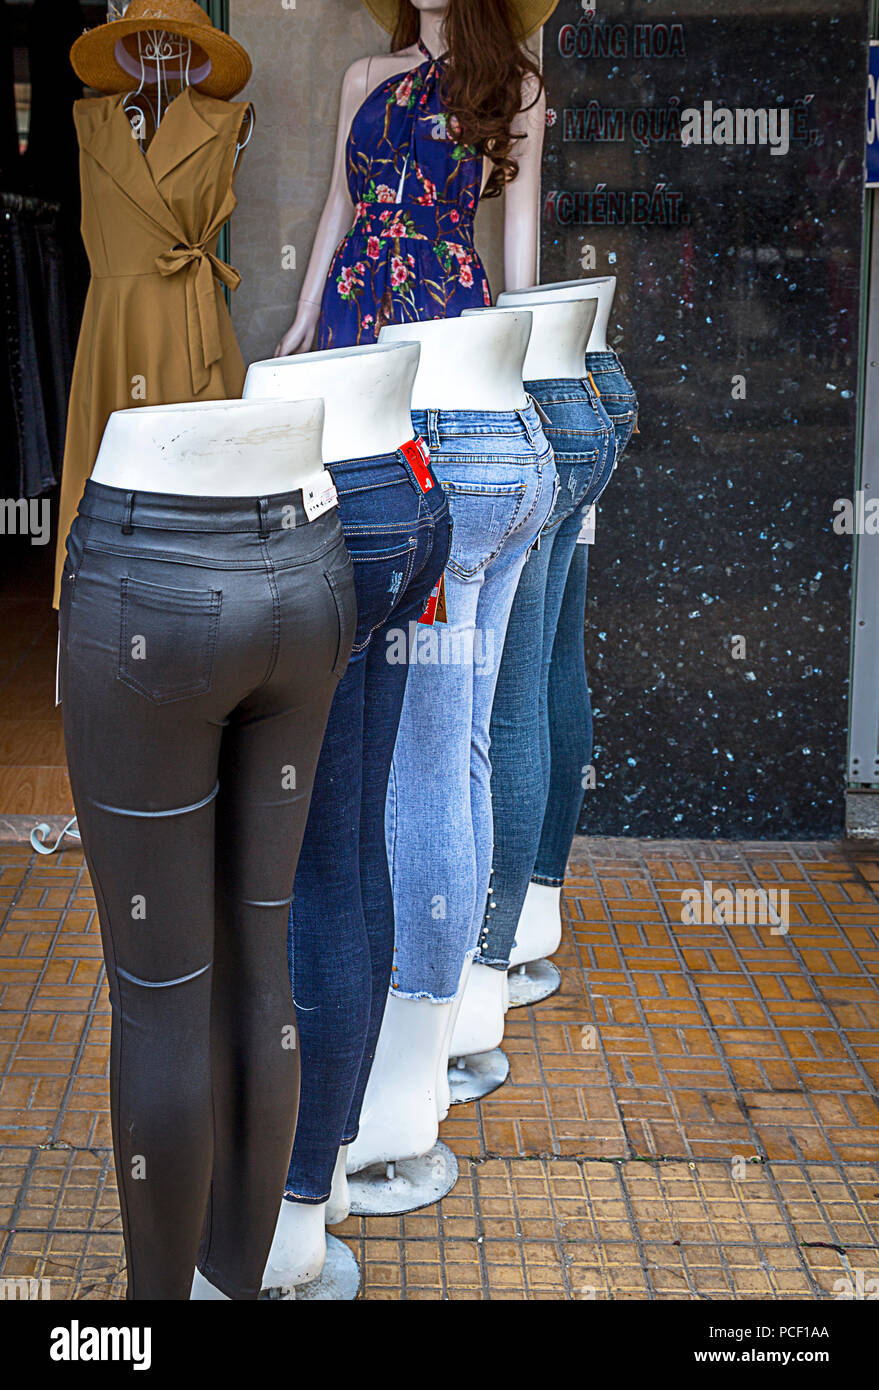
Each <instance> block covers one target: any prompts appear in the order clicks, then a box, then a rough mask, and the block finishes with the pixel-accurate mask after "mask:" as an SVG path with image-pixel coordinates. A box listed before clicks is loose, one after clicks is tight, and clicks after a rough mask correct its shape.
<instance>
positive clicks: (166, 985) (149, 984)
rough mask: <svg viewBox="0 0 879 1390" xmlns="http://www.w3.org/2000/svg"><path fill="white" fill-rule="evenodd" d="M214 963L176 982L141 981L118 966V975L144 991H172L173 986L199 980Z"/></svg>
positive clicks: (182, 976) (209, 962)
mask: <svg viewBox="0 0 879 1390" xmlns="http://www.w3.org/2000/svg"><path fill="white" fill-rule="evenodd" d="M212 965H213V961H208V963H207V965H203V966H202V967H201V969H200V970H193V972H192V974H191V975H181V976H180V977H179V979H176V980H141V979H140V978H139V977H138V976H137V975H130V974H129V973H128V971H127V970H123V969H122V966H121V965H117V966H116V974H117V975H121V976H122V978H123V980H129V981H130V982H131V984H133V985H143V987H144V989H170V988H171V987H172V986H173V985H185V984H188V983H189V981H190V980H197V979H198V977H199V975H203V974H204V973H205V971H206V970H210V968H211V966H212Z"/></svg>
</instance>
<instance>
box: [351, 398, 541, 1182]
mask: <svg viewBox="0 0 879 1390" xmlns="http://www.w3.org/2000/svg"><path fill="white" fill-rule="evenodd" d="M414 419H415V425H416V428H417V429H419V430H420V432H421V433H422V434H423V435H424V438H425V439H426V441H427V444H428V447H429V449H430V452H431V460H432V466H433V469H434V472H435V474H436V476H437V477H438V478H439V479H440V481H441V483H442V485H443V488H444V490H445V491H446V494H447V496H448V498H449V506H450V509H451V513H452V520H453V523H454V537H453V544H452V554H451V558H450V562H449V566H448V568H447V571H446V606H447V617H448V621H447V622H446V623H442V624H438V625H437V627H436V628H434V629H431V630H425V632H424V633H423V634H422V636H421V637H419V639H418V645H417V647H416V648H415V650H414V651H410V654H409V659H410V662H411V665H410V670H409V680H408V683H407V686H406V695H405V699H404V703H403V714H402V718H401V721H400V730H399V734H398V737H397V744H396V748H395V751H394V758H393V764H392V770H391V780H390V786H389V790H388V801H387V813H386V833H387V842H388V857H389V860H390V865H391V878H392V883H393V893H394V912H395V917H396V954H395V957H394V969H393V978H392V999H391V1002H390V1005H389V1011H388V1015H387V1016H386V1024H387V1028H386V1029H383V1039H380V1042H379V1050H378V1054H377V1059H376V1067H375V1069H374V1071H373V1079H372V1081H371V1082H370V1087H369V1088H368V1090H367V1097H366V1102H365V1105H364V1122H366V1118H367V1114H368V1113H369V1114H371V1115H373V1116H375V1117H379V1116H380V1114H381V1113H382V1112H383V1113H384V1115H385V1117H386V1118H388V1112H387V1107H386V1106H383V1105H380V1104H377V1103H376V1098H377V1096H378V1095H379V1094H380V1093H381V1092H382V1090H383V1088H384V1089H385V1090H386V1091H387V1088H388V1071H387V1068H383V1067H380V1066H379V1058H380V1057H381V1056H382V1051H383V1044H384V1046H385V1048H386V1049H387V1050H388V1052H389V1061H390V1056H391V1054H392V1053H393V1052H394V1047H395V1044H394V1037H395V1036H398V1037H399V1039H400V1041H401V1048H400V1050H401V1051H405V1038H406V1036H407V1031H409V1030H410V1029H416V1030H417V1036H418V1040H419V1044H418V1048H417V1049H416V1047H415V1046H413V1047H412V1048H411V1049H410V1057H409V1059H408V1060H405V1061H404V1062H403V1065H404V1066H406V1067H409V1068H412V1067H414V1066H416V1065H420V1066H421V1069H422V1072H423V1076H424V1078H425V1082H424V1086H423V1087H422V1088H421V1091H420V1098H421V1100H422V1101H423V1104H424V1108H425V1117H424V1122H423V1124H420V1125H418V1124H416V1122H415V1119H414V1118H413V1114H412V1113H410V1116H409V1117H408V1118H407V1120H406V1123H407V1124H411V1127H412V1131H413V1133H414V1132H418V1133H421V1134H427V1133H428V1131H429V1129H430V1128H431V1125H432V1130H433V1138H435V1137H436V1124H437V1120H436V1113H437V1111H436V1107H437V1072H438V1068H439V1067H440V1065H441V1064H443V1063H444V1056H443V1053H444V1051H447V1047H448V1034H449V1026H450V1023H451V1017H450V1012H451V1004H452V1001H453V1000H454V998H455V995H456V993H457V990H458V985H459V980H460V977H461V971H462V968H463V965H464V962H465V959H466V958H467V957H468V956H472V955H473V953H474V952H475V950H476V945H477V941H476V937H477V933H478V924H479V922H480V921H481V917H482V911H483V908H484V904H485V899H486V894H487V890H488V883H489V874H490V870H491V855H492V815H491V800H490V788H489V780H490V766H489V761H488V728H489V720H490V716H491V706H492V701H493V699H494V691H495V685H496V682H497V672H498V666H499V663H500V656H501V652H502V649H503V644H504V638H505V635H506V628H507V621H508V618H509V613H510V608H511V606H512V602H513V597H514V594H515V591H516V585H517V583H518V581H519V575H520V574H521V571H522V566H523V564H524V562H525V556H526V554H527V552H528V550H529V548H530V546H531V545H532V544H533V542H534V539H535V537H536V536H537V534H538V533H539V531H540V529H541V527H542V525H543V523H544V522H545V520H546V518H547V516H548V514H549V511H550V509H551V506H552V502H553V498H554V494H555V484H556V472H555V466H554V464H553V459H552V452H551V450H550V447H549V444H548V442H547V440H546V437H545V435H544V434H543V430H542V428H541V425H540V421H539V418H538V416H537V413H536V411H535V410H534V407H533V406H532V405H529V406H528V408H527V409H523V410H522V411H518V412H515V411H514V412H509V413H508V412H501V411H498V412H484V413H483V412H464V411H429V412H424V413H420V414H419V413H416V415H415V417H414ZM438 1006H440V1008H439V1009H438ZM401 1011H402V1013H403V1015H405V1017H406V1020H407V1023H408V1029H407V1028H400V1029H399V1030H396V1029H395V1025H396V1022H397V1020H398V1017H399V1016H400V1014H401ZM422 1016H423V1017H422ZM409 1035H410V1036H412V1034H411V1032H410V1034H409ZM416 1050H418V1051H419V1057H418V1058H415V1057H414V1053H415V1052H416ZM441 1059H442V1060H441ZM391 1089H392V1088H391ZM387 1093H388V1095H390V1091H387ZM411 1095H412V1092H411V1091H410V1096H411ZM415 1104H417V1102H416V1101H415V1100H412V1101H410V1107H414V1105H415ZM430 1104H432V1105H433V1118H432V1121H431V1123H430V1124H429V1123H428V1118H429V1117H428V1115H427V1108H428V1107H429V1105H430ZM389 1118H390V1122H391V1124H392V1123H393V1117H389ZM372 1123H373V1124H375V1125H377V1124H378V1123H379V1120H378V1118H376V1119H374V1120H373V1121H372ZM430 1142H431V1143H432V1142H433V1140H432V1139H431V1140H430ZM428 1147H429V1144H428ZM379 1149H380V1146H379V1145H376V1146H374V1148H373V1150H372V1151H371V1155H370V1156H378V1153H379ZM420 1151H421V1152H424V1149H423V1148H422V1149H421V1150H420ZM414 1152H418V1150H415V1149H414V1148H410V1153H414ZM354 1154H355V1150H354V1148H352V1156H353V1155H354ZM361 1155H363V1156H365V1155H366V1147H365V1145H364V1144H363V1143H361ZM387 1157H389V1158H392V1157H403V1154H401V1153H398V1154H396V1155H395V1154H394V1153H393V1152H389V1153H388V1154H387ZM350 1166H351V1163H350V1160H349V1167H350Z"/></svg>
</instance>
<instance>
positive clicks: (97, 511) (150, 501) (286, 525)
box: [79, 470, 335, 535]
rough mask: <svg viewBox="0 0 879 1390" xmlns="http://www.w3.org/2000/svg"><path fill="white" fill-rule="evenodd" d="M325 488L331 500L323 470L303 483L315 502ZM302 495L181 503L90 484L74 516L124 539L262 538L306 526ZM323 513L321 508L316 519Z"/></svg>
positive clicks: (168, 495) (329, 484) (330, 485)
mask: <svg viewBox="0 0 879 1390" xmlns="http://www.w3.org/2000/svg"><path fill="white" fill-rule="evenodd" d="M329 488H332V490H333V495H335V486H334V484H333V479H332V475H331V474H330V473H328V472H327V471H326V470H323V471H322V472H320V473H315V474H314V475H313V477H312V478H310V479H309V480H308V483H307V489H308V491H309V492H311V493H313V494H314V495H315V496H316V497H318V498H319V497H320V496H321V495H322V494H324V493H325V490H327V489H329ZM305 490H306V489H304V488H295V489H293V490H292V491H290V492H275V493H272V494H271V495H270V496H268V497H185V496H180V495H178V494H176V493H175V494H172V493H159V492H127V491H126V490H125V489H124V488H119V487H108V486H107V484H106V483H96V482H93V481H92V480H91V478H90V479H89V480H88V481H87V483H86V485H85V492H84V493H83V496H82V500H81V501H80V504H79V511H80V514H81V515H82V516H88V517H91V518H92V519H93V520H95V521H106V522H109V523H110V524H111V525H117V526H119V528H120V529H121V530H122V531H123V532H125V533H128V532H130V531H132V530H133V529H134V527H135V526H138V527H148V528H151V529H155V530H159V531H198V532H229V531H243V532H248V531H250V532H255V533H257V534H258V535H268V534H269V533H270V532H272V531H289V530H291V528H293V527H300V526H306V525H308V523H309V517H308V514H307V513H306V510H305V504H304V492H305ZM332 505H333V506H335V501H333V503H332ZM327 510H328V508H326V507H325V508H324V509H323V511H321V513H320V515H325V514H326V511H327ZM317 519H318V518H317V517H315V520H317Z"/></svg>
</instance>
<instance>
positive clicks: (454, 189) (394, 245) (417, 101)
mask: <svg viewBox="0 0 879 1390" xmlns="http://www.w3.org/2000/svg"><path fill="white" fill-rule="evenodd" d="M418 46H419V48H420V49H421V51H422V52H423V53H424V54H425V55H426V59H427V61H426V62H424V63H422V64H421V66H420V67H417V68H415V69H414V70H413V71H412V72H408V73H406V74H405V75H404V76H402V77H400V76H399V75H398V76H396V77H392V78H389V79H388V81H387V82H383V83H381V85H380V86H378V87H377V88H376V89H375V91H374V92H371V93H370V95H369V96H368V97H367V99H366V101H365V102H364V103H363V105H362V106H361V108H360V110H359V111H358V112H357V115H356V116H355V117H354V120H353V122H352V124H351V134H350V135H349V137H348V187H349V189H350V191H351V199H352V201H353V202H354V204H355V219H354V225H353V227H352V228H351V230H350V232H349V233H348V235H347V236H346V237H345V239H344V241H343V242H342V244H341V245H340V247H339V249H338V250H337V252H336V254H335V257H334V259H333V263H332V265H331V266H330V270H329V274H328V276H327V283H326V287H325V289H324V294H323V300H322V303H321V313H320V322H319V324H318V348H339V347H351V346H352V345H353V344H356V343H373V342H375V340H376V339H377V338H378V335H379V331H380V329H381V328H382V327H383V326H384V324H386V323H413V322H416V321H419V320H424V319H446V318H456V317H457V316H458V315H459V314H460V313H462V312H463V310H464V309H472V308H477V307H479V306H480V305H489V304H491V291H490V289H489V285H488V279H487V277H486V274H485V270H484V268H483V265H482V262H481V261H480V259H479V257H478V256H477V254H476V251H475V249H474V246H473V219H474V217H475V215H476V209H477V207H478V205H479V195H480V192H481V189H482V169H483V163H482V156H481V155H480V154H479V153H478V152H477V151H476V150H475V149H474V148H473V146H471V145H462V144H461V142H460V140H459V139H458V138H457V137H458V135H459V133H460V132H459V131H456V129H455V127H456V125H457V121H456V119H455V118H454V117H449V116H448V115H447V113H446V112H445V111H444V110H443V108H442V101H441V98H440V86H441V84H442V78H443V71H444V60H443V59H442V58H431V56H430V54H429V53H428V51H427V49H426V48H425V47H424V45H423V44H421V43H419V45H418Z"/></svg>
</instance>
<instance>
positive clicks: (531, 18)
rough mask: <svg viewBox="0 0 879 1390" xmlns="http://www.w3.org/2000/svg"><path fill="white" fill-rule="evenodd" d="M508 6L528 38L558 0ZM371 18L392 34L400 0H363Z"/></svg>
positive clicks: (521, 0) (513, 0) (524, 0)
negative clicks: (515, 14)
mask: <svg viewBox="0 0 879 1390" xmlns="http://www.w3.org/2000/svg"><path fill="white" fill-rule="evenodd" d="M509 2H510V8H511V9H512V10H514V11H515V12H516V13H517V14H518V16H519V23H520V24H521V26H522V38H523V39H528V38H530V37H531V35H532V34H533V33H535V32H536V30H538V29H539V28H540V26H541V24H545V23H546V21H547V20H548V19H549V17H550V15H551V14H552V12H553V10H554V9H555V7H556V5H557V4H558V3H559V0H509ZM363 3H364V5H365V6H366V8H367V9H368V10H369V13H370V14H371V15H372V17H373V19H375V20H377V21H378V23H379V24H380V25H381V26H382V28H383V29H387V31H388V33H389V34H393V32H394V29H395V27H396V24H397V16H398V14H399V13H400V0H363Z"/></svg>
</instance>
